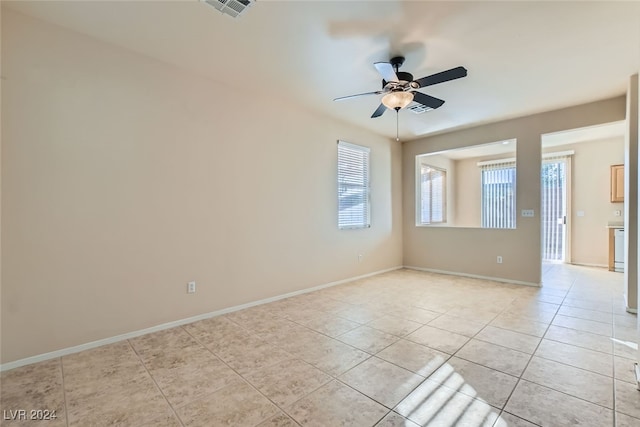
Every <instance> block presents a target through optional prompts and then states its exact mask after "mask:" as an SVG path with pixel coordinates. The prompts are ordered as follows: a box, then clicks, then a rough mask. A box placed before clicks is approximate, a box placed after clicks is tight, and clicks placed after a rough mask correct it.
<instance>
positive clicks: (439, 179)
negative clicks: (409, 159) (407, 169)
mask: <svg viewBox="0 0 640 427" xmlns="http://www.w3.org/2000/svg"><path fill="white" fill-rule="evenodd" d="M446 182H447V172H446V171H445V170H444V169H439V168H436V167H433V166H429V165H420V214H419V218H420V221H419V224H434V223H443V222H446V221H447V218H446V187H447V184H446Z"/></svg>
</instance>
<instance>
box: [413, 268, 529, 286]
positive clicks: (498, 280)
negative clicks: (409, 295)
mask: <svg viewBox="0 0 640 427" xmlns="http://www.w3.org/2000/svg"><path fill="white" fill-rule="evenodd" d="M404 268H408V269H409V270H418V271H427V272H429V273H438V274H447V275H449V276H461V277H470V278H472V279H482V280H491V281H494V282H502V283H511V284H514V285H524V286H534V287H536V288H539V287H540V284H539V283H534V282H523V281H520V280H512V279H504V278H502V277H490V276H480V275H478V274H469V273H460V272H456V271H447V270H437V269H435V268H424V267H413V266H410V265H405V266H404Z"/></svg>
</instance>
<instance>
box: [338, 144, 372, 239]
mask: <svg viewBox="0 0 640 427" xmlns="http://www.w3.org/2000/svg"><path fill="white" fill-rule="evenodd" d="M369 152H370V149H369V148H367V147H362V146H360V145H355V144H349V143H348V142H343V141H338V228H340V229H344V228H366V227H370V226H371V221H370V218H369V216H370V214H369V211H370V208H369Z"/></svg>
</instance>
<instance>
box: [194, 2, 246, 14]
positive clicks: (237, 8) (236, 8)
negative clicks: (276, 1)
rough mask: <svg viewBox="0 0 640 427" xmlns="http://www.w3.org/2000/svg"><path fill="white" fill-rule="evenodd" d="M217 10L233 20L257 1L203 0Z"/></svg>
mask: <svg viewBox="0 0 640 427" xmlns="http://www.w3.org/2000/svg"><path fill="white" fill-rule="evenodd" d="M201 1H202V2H204V3H206V4H208V5H209V6H211V7H213V8H214V9H216V10H219V11H220V12H222V13H225V14H227V15H229V16H231V17H233V18H237V17H238V16H240V15H241V14H242V13H243V12H244V11H245V10H246V9H247V8H248V7H249V6H251V4H253V3H255V1H256V0H201Z"/></svg>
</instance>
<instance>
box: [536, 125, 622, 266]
mask: <svg viewBox="0 0 640 427" xmlns="http://www.w3.org/2000/svg"><path fill="white" fill-rule="evenodd" d="M567 150H572V151H574V155H573V156H572V158H571V181H570V182H571V189H570V193H571V206H570V213H571V216H570V219H569V221H568V227H570V230H569V233H570V236H571V242H570V243H571V258H570V262H572V263H575V264H585V265H597V266H602V267H606V266H607V264H608V260H609V230H608V229H607V228H606V225H607V223H608V222H610V221H615V222H622V221H623V220H624V215H622V216H615V215H614V212H615V211H616V210H618V211H620V212H621V213H622V214H623V213H624V203H611V201H610V198H611V196H610V190H611V184H610V182H611V181H610V166H611V165H616V164H622V163H624V137H619V138H611V139H604V140H598V141H589V142H581V143H578V144H568V145H563V146H556V147H550V148H547V149H544V150H543V152H547V153H553V152H560V151H567ZM580 211H581V212H583V213H584V216H578V212H580Z"/></svg>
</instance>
